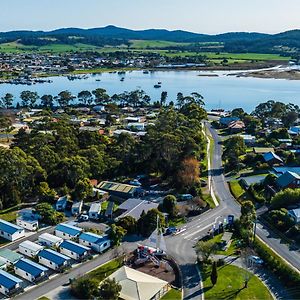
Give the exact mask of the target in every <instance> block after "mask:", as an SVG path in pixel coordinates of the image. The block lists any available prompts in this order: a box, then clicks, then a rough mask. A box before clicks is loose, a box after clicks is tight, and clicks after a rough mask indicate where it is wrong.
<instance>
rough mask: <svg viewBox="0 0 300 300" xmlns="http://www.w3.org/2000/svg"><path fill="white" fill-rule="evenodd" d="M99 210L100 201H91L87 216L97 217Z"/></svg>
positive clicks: (95, 218)
mask: <svg viewBox="0 0 300 300" xmlns="http://www.w3.org/2000/svg"><path fill="white" fill-rule="evenodd" d="M100 212H101V203H100V202H94V203H92V204H91V207H90V209H89V218H90V219H94V220H97V219H99V217H100Z"/></svg>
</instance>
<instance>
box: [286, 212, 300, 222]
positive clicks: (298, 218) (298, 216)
mask: <svg viewBox="0 0 300 300" xmlns="http://www.w3.org/2000/svg"><path fill="white" fill-rule="evenodd" d="M288 215H289V216H290V217H291V218H292V219H293V220H294V221H295V223H297V224H298V223H300V208H296V209H291V210H289V211H288Z"/></svg>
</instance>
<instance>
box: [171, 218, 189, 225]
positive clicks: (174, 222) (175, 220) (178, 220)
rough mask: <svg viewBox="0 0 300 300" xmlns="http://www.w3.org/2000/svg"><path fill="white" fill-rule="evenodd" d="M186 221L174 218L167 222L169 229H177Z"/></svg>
mask: <svg viewBox="0 0 300 300" xmlns="http://www.w3.org/2000/svg"><path fill="white" fill-rule="evenodd" d="M185 223H186V221H185V219H184V218H176V219H173V220H169V227H177V226H179V225H182V224H185Z"/></svg>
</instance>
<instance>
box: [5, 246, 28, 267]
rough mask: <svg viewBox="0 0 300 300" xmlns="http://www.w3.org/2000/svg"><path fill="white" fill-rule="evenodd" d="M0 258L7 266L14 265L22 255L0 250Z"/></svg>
mask: <svg viewBox="0 0 300 300" xmlns="http://www.w3.org/2000/svg"><path fill="white" fill-rule="evenodd" d="M0 258H2V259H3V260H4V261H5V262H6V263H8V264H12V265H13V264H15V263H16V262H17V261H18V260H19V259H21V258H23V255H20V254H19V253H17V252H15V251H12V250H10V249H6V248H2V249H0Z"/></svg>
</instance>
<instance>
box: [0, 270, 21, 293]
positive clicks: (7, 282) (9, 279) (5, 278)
mask: <svg viewBox="0 0 300 300" xmlns="http://www.w3.org/2000/svg"><path fill="white" fill-rule="evenodd" d="M22 282H23V281H22V280H21V279H19V278H17V277H16V276H13V275H11V274H9V273H8V272H5V271H3V270H0V283H1V285H2V286H4V287H5V288H7V289H12V288H13V287H14V286H15V285H16V284H17V283H22Z"/></svg>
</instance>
